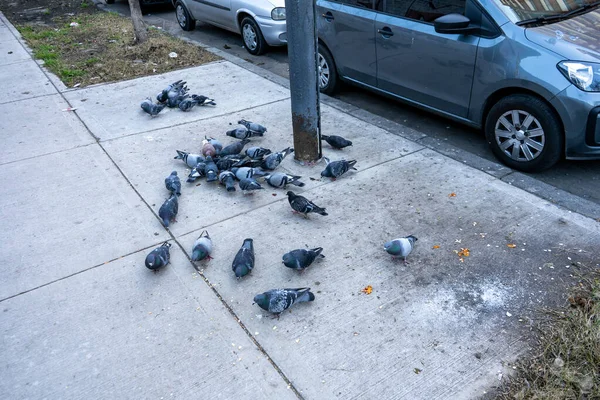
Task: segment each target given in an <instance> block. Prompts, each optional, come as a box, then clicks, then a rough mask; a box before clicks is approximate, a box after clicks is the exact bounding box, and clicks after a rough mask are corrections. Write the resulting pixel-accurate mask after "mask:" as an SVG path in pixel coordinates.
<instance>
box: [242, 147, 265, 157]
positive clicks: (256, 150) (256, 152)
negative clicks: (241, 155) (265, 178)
mask: <svg viewBox="0 0 600 400" xmlns="http://www.w3.org/2000/svg"><path fill="white" fill-rule="evenodd" d="M268 154H271V150H269V149H265V148H264V147H249V148H247V149H246V155H247V156H248V157H250V158H252V159H254V160H256V159H260V158H263V157H264V156H266V155H268Z"/></svg>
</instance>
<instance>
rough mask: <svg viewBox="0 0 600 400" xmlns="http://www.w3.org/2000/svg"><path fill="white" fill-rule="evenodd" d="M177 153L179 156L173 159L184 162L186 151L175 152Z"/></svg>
mask: <svg viewBox="0 0 600 400" xmlns="http://www.w3.org/2000/svg"><path fill="white" fill-rule="evenodd" d="M175 151H176V152H177V156H176V157H173V158H174V159H175V160H183V157H184V156H185V154H186V153H185V151H181V150H175Z"/></svg>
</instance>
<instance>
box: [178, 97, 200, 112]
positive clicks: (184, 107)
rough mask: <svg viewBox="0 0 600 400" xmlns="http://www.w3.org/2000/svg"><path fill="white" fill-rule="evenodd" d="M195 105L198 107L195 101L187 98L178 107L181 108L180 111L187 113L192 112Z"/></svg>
mask: <svg viewBox="0 0 600 400" xmlns="http://www.w3.org/2000/svg"><path fill="white" fill-rule="evenodd" d="M195 105H196V102H195V101H194V100H192V99H189V98H187V97H186V98H184V99H183V100H181V101H180V102H179V104H178V105H177V107H179V109H180V110H181V111H184V112H186V111H190V110H191V109H192V108H194V106H195Z"/></svg>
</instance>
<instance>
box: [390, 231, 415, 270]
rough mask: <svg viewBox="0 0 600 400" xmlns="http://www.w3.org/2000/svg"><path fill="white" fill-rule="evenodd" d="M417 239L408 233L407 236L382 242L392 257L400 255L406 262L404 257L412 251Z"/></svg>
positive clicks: (405, 262) (406, 262)
mask: <svg viewBox="0 0 600 400" xmlns="http://www.w3.org/2000/svg"><path fill="white" fill-rule="evenodd" d="M417 240H418V239H417V238H416V237H414V236H413V235H409V236H407V237H403V238H399V239H394V240H391V241H389V242H387V243H386V244H384V245H383V248H384V250H385V251H387V252H388V253H389V254H391V255H392V257H402V258H403V259H404V264H408V261H406V257H407V256H408V255H409V254H410V252H411V251H412V249H413V247H414V246H415V242H416V241H417Z"/></svg>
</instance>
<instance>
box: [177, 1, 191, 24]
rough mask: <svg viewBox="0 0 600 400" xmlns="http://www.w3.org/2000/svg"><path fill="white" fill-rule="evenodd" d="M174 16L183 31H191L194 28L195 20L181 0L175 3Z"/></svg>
mask: <svg viewBox="0 0 600 400" xmlns="http://www.w3.org/2000/svg"><path fill="white" fill-rule="evenodd" d="M175 17H176V18H177V23H179V26H180V27H181V29H183V30H184V31H193V30H194V29H195V28H196V20H195V19H194V18H192V16H191V14H190V12H189V11H188V10H187V8H185V6H184V5H183V3H182V2H181V1H178V2H177V3H175Z"/></svg>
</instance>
